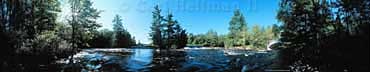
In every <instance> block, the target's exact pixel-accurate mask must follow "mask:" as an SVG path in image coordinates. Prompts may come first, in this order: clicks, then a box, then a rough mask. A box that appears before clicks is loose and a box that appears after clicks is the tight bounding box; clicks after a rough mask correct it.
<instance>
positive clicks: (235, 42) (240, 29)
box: [227, 9, 247, 47]
mask: <svg viewBox="0 0 370 72" xmlns="http://www.w3.org/2000/svg"><path fill="white" fill-rule="evenodd" d="M229 25H230V26H229V31H230V32H229V35H228V38H229V40H230V41H231V43H228V44H230V45H227V46H231V47H232V46H245V44H246V43H247V42H246V41H247V36H246V34H247V23H246V22H245V18H244V16H243V14H242V13H241V12H240V10H239V9H237V10H235V11H234V16H233V17H232V19H231V21H230V23H229Z"/></svg>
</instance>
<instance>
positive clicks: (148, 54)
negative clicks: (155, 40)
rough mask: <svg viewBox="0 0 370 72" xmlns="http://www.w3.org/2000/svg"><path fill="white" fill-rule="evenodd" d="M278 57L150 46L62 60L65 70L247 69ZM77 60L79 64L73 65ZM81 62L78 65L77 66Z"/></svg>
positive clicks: (183, 71)
mask: <svg viewBox="0 0 370 72" xmlns="http://www.w3.org/2000/svg"><path fill="white" fill-rule="evenodd" d="M275 58H276V54H275V53H274V52H273V51H250V50H224V49H221V48H219V49H214V48H204V47H203V48H185V49H183V50H174V51H166V52H162V51H158V50H156V49H150V48H133V49H128V48H119V49H84V50H82V51H81V52H80V53H77V54H76V55H75V56H74V57H73V60H74V61H73V63H70V62H68V61H67V59H65V60H60V61H59V62H57V63H59V64H61V65H62V66H61V70H64V71H68V70H67V69H70V68H78V69H80V71H109V72H112V71H113V72H117V71H118V72H119V71H121V72H122V71H131V72H143V71H144V72H145V71H149V72H151V71H178V72H188V71H212V72H215V71H216V72H217V71H247V70H255V69H263V68H264V67H266V66H268V65H270V64H272V62H273V60H274V59H275ZM71 64H77V65H71ZM76 66H77V67H76Z"/></svg>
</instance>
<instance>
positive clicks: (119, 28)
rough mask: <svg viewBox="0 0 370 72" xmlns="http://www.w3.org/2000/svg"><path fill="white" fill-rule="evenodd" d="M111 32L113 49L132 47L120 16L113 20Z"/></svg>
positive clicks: (129, 36) (130, 39)
mask: <svg viewBox="0 0 370 72" xmlns="http://www.w3.org/2000/svg"><path fill="white" fill-rule="evenodd" d="M112 22H113V31H114V32H115V43H114V47H126V48H127V47H130V46H132V45H134V43H133V42H132V41H134V40H133V39H132V38H131V35H130V33H129V32H128V31H127V30H126V29H125V28H124V27H123V23H122V19H121V16H119V15H116V16H115V17H114V19H113V21H112Z"/></svg>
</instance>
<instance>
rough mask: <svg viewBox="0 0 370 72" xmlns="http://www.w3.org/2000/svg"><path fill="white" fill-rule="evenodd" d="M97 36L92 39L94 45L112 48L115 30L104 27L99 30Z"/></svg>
mask: <svg viewBox="0 0 370 72" xmlns="http://www.w3.org/2000/svg"><path fill="white" fill-rule="evenodd" d="M95 35H96V37H95V38H94V39H93V41H91V42H92V43H91V44H92V47H96V48H112V47H113V44H114V31H111V30H109V29H102V30H100V31H99V32H97V33H96V34H95Z"/></svg>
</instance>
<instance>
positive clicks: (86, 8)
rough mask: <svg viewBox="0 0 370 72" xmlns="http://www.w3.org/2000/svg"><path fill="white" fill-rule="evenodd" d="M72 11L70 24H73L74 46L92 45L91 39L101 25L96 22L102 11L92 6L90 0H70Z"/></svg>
mask: <svg viewBox="0 0 370 72" xmlns="http://www.w3.org/2000/svg"><path fill="white" fill-rule="evenodd" d="M69 3H70V5H71V11H72V13H71V14H72V15H71V16H72V19H71V20H69V24H71V26H72V39H70V40H72V41H71V42H72V44H73V48H85V47H90V44H88V43H89V41H91V40H92V38H93V37H94V36H93V35H94V32H97V30H96V29H97V28H99V27H101V26H100V24H98V23H97V22H96V20H97V18H99V17H100V16H99V14H100V12H101V11H99V10H97V9H95V8H93V7H92V4H93V3H92V2H91V1H90V0H69Z"/></svg>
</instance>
